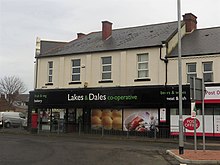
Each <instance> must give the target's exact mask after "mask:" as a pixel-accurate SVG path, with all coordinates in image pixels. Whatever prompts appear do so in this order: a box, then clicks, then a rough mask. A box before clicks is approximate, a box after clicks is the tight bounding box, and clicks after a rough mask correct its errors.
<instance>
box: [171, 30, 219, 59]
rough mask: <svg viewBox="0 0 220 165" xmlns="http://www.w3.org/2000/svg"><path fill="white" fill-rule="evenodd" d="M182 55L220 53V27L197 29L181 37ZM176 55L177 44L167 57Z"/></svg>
mask: <svg viewBox="0 0 220 165" xmlns="http://www.w3.org/2000/svg"><path fill="white" fill-rule="evenodd" d="M181 47H182V52H181V53H182V56H195V55H211V54H220V27H214V28H206V29H197V30H195V31H194V32H192V33H190V34H187V35H185V36H184V37H183V39H182V45H181ZM177 56H178V46H176V47H175V48H174V49H173V51H172V52H171V53H170V54H169V55H168V57H177Z"/></svg>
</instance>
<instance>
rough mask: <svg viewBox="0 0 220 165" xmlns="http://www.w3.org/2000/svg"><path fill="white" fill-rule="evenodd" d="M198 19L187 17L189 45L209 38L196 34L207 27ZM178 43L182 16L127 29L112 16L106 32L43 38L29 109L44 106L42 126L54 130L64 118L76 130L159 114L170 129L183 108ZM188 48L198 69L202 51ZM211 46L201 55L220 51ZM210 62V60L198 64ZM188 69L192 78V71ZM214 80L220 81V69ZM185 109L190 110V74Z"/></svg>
mask: <svg viewBox="0 0 220 165" xmlns="http://www.w3.org/2000/svg"><path fill="white" fill-rule="evenodd" d="M196 23H197V21H196V16H194V15H193V14H191V13H188V14H185V15H184V16H183V22H182V36H183V45H184V44H187V43H188V42H189V41H190V43H191V44H194V42H193V40H194V41H195V40H196V43H197V41H198V42H200V40H201V39H202V37H201V38H198V37H197V36H196V33H200V30H195V29H196ZM201 31H202V30H201ZM216 31H218V28H217V30H216ZM193 36H195V37H193ZM190 37H191V39H190ZM196 37H197V38H196ZM217 38H218V37H217ZM192 39H193V40H192ZM185 42H187V43H185ZM207 42H208V41H207ZM212 42H213V41H212ZM216 42H219V40H217V41H216ZM191 44H189V43H188V45H191ZM213 44H214V43H213ZM176 46H177V22H176V21H174V22H167V23H161V24H153V25H146V26H139V27H130V28H122V29H112V23H111V22H108V21H103V22H102V30H101V31H98V32H92V33H89V34H83V33H78V37H77V39H75V40H73V41H70V42H53V41H43V40H39V39H38V40H37V45H36V47H37V49H36V57H35V58H36V62H35V90H34V91H31V92H30V104H29V116H31V113H36V112H38V114H39V116H40V117H41V120H42V122H41V123H42V125H41V129H42V130H50V131H53V130H55V129H56V125H57V123H62V124H64V125H65V127H63V129H64V130H65V131H74V129H75V128H76V127H75V126H76V125H77V126H78V124H79V123H80V124H81V125H82V126H83V128H84V129H85V128H92V129H100V128H102V127H104V129H106V130H119V131H128V130H129V131H149V129H150V122H151V119H152V117H154V119H155V120H156V123H157V125H158V126H159V128H160V127H161V128H162V127H166V128H167V129H168V130H169V129H170V121H171V118H170V117H171V112H173V111H175V110H176V109H178V86H177V85H178V84H177V81H178V75H177V58H176ZM191 46H192V45H191ZM197 46H198V47H199V46H201V45H200V43H197ZM192 47H193V46H192ZM217 47H218V46H216V48H217ZM184 48H185V47H184V46H183V53H184V52H185V51H184ZM201 49H202V48H201ZM218 50H219V49H218ZM218 50H217V51H218ZM187 51H189V52H190V51H191V50H189V49H188V48H187V46H186V55H185V54H183V55H184V60H183V62H186V66H185V65H184V67H183V70H184V69H185V68H187V67H189V68H190V69H191V67H190V66H191V65H190V63H195V62H194V61H193V59H194V56H196V58H197V54H195V52H193V54H187ZM198 51H200V50H197V53H198ZM203 53H207V52H203ZM208 53H209V54H198V55H201V58H203V57H205V56H203V55H207V58H212V56H213V57H214V56H219V53H217V54H216V55H214V54H213V53H211V52H208ZM210 53H211V54H210ZM210 55H211V56H210ZM201 58H199V59H201ZM218 58H219V57H218ZM185 59H186V60H185ZM187 59H188V62H187ZM204 62H210V60H203V61H201V62H200V63H201V64H200V63H199V62H198V64H197V66H198V67H199V66H200V65H202V64H203V63H204ZM213 62H214V61H213ZM215 65H217V62H216V64H215ZM216 69H217V66H216ZM198 70H199V71H200V68H198ZM213 72H214V70H213ZM183 74H184V75H186V76H185V77H187V75H188V74H191V73H190V71H187V72H183ZM198 74H199V73H198ZM204 74H205V73H204ZM213 80H216V81H215V82H213V83H215V84H216V83H217V82H220V80H219V78H218V77H217V75H216V77H215V76H214V79H213ZM183 108H184V109H187V110H189V109H190V94H189V85H188V82H187V80H186V79H184V86H183ZM30 119H31V118H30ZM34 120H35V121H36V118H34V116H33V117H32V122H33V121H34ZM35 126H36V125H35Z"/></svg>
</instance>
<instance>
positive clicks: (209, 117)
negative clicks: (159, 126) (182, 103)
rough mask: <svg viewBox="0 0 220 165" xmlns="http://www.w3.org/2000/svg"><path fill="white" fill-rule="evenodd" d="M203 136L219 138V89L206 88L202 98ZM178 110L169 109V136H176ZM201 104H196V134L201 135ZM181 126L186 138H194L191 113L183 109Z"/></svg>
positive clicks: (216, 87) (213, 87)
mask: <svg viewBox="0 0 220 165" xmlns="http://www.w3.org/2000/svg"><path fill="white" fill-rule="evenodd" d="M204 103H205V104H204V107H205V108H204V112H205V113H204V120H205V136H207V137H220V87H219V86H212V87H210V86H209V87H206V94H205V98H204ZM178 119H179V114H178V109H175V108H171V135H178V134H179V130H178V129H179V128H178ZM202 122H203V121H202V102H201V101H197V102H196V134H197V136H202V135H203V127H202V126H203V124H202ZM183 125H184V129H185V135H186V136H194V120H193V118H191V112H190V111H188V109H183Z"/></svg>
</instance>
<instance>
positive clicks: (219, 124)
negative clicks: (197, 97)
mask: <svg viewBox="0 0 220 165" xmlns="http://www.w3.org/2000/svg"><path fill="white" fill-rule="evenodd" d="M214 121H215V122H214V123H215V124H214V130H215V132H214V136H218V137H220V115H215V117H214Z"/></svg>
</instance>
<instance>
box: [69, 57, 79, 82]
mask: <svg viewBox="0 0 220 165" xmlns="http://www.w3.org/2000/svg"><path fill="white" fill-rule="evenodd" d="M77 60H79V65H76V66H74V61H77ZM71 69H72V70H71V81H72V82H76V81H77V82H78V81H80V78H81V59H72V60H71ZM74 69H79V72H76V73H74V72H73V70H74ZM77 75H79V79H75V80H74V78H73V77H74V76H77Z"/></svg>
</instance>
